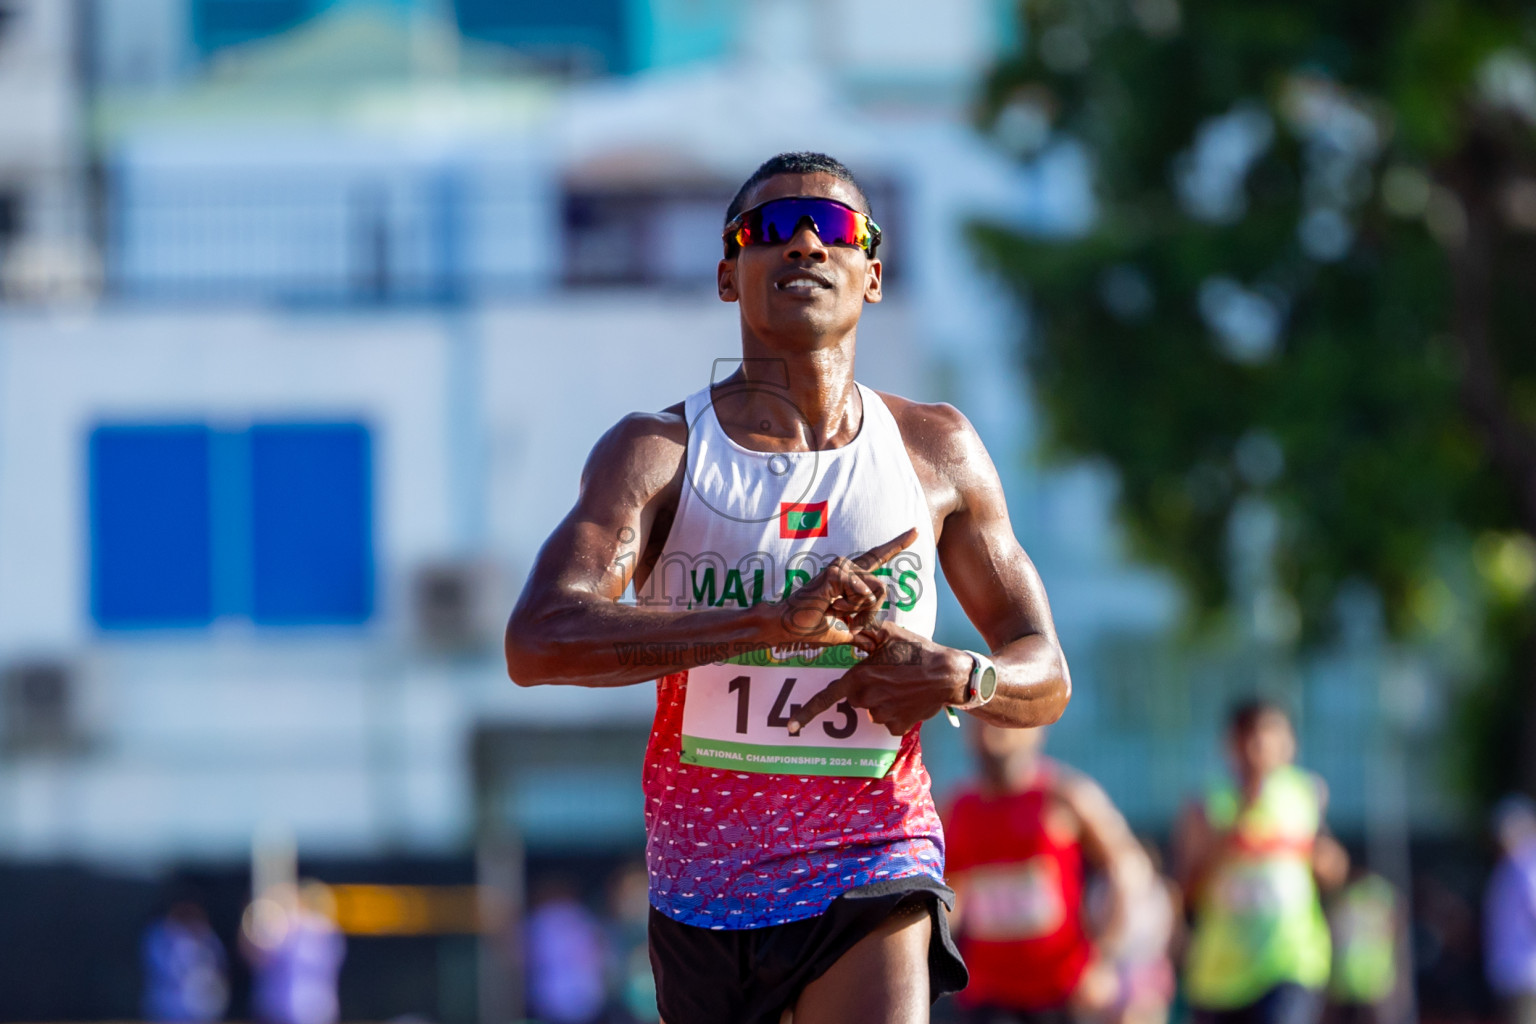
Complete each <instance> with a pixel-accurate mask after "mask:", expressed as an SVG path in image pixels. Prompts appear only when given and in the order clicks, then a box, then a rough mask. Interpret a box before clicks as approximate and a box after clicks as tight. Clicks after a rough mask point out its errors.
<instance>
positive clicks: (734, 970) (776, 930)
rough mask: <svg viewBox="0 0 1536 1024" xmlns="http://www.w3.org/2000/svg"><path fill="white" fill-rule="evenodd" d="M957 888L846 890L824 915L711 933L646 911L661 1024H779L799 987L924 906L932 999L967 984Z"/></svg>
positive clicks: (927, 883)
mask: <svg viewBox="0 0 1536 1024" xmlns="http://www.w3.org/2000/svg"><path fill="white" fill-rule="evenodd" d="M954 898H955V894H954V890H952V889H950V888H949V887H948V886H945V885H943V884H942V883H940V882H937V881H935V880H934V879H932V878H929V877H927V876H926V875H920V876H917V877H915V878H898V879H892V880H886V881H881V882H876V883H874V884H873V885H865V886H860V887H859V888H857V889H850V890H848V891H847V892H845V893H843V894H842V895H841V896H839V897H838V898H837V899H835V900H833V901H832V903H831V905H830V906H829V907H827V909H826V912H825V913H823V914H821V915H819V916H817V917H811V918H807V919H805V920H804V921H791V922H789V923H788V924H776V925H769V926H768V927H766V928H743V929H737V930H726V929H721V930H715V929H711V928H699V927H695V926H694V925H688V924H682V923H680V922H678V921H674V920H672V919H671V918H670V917H668V916H667V915H666V914H663V913H662V912H661V911H659V910H657V909H656V908H655V907H652V908H651V918H650V940H651V941H650V945H651V970H652V972H654V973H655V975H656V1005H657V1008H658V1009H659V1010H660V1011H661V1019H662V1020H663V1021H664V1022H665V1024H723V1022H727V1021H729V1022H730V1024H779V1017H780V1016H781V1015H782V1014H783V1012H784V1011H785V1010H786V1009H788V1008H789V1007H791V1006H793V1005H794V1003H795V1000H796V999H798V998H799V996H800V992H801V990H802V989H804V988H805V986H807V985H809V984H810V983H811V982H813V981H815V980H816V979H817V978H819V977H821V976H822V975H823V974H824V973H826V971H827V969H828V968H830V967H831V966H832V965H833V964H834V963H836V962H837V960H838V958H839V957H841V956H842V955H843V954H844V953H846V952H848V950H849V949H851V948H853V946H854V944H855V943H857V942H858V941H859V940H860V939H862V938H864V936H866V935H868V934H869V933H870V932H872V931H874V930H875V929H876V928H878V927H880V925H881V924H882V923H884V922H885V920H886V919H887V918H889V917H890V916H891V914H892V913H893V912H894V911H895V910H896V908H897V907H901V906H905V905H908V904H911V903H924V904H927V906H928V912H929V914H930V915H931V916H932V918H933V935H932V938H931V939H929V942H928V991H929V998H930V999H937V998H938V997H939V996H941V995H943V994H944V993H946V992H958V991H960V990H961V989H962V988H964V987H965V985H966V982H967V981H969V980H970V978H969V975H968V974H967V973H966V970H965V961H963V960H961V959H960V951H959V950H958V949H956V948H955V940H954V939H953V938H952V937H951V936H950V934H949V911H950V909H952V908H953V906H954Z"/></svg>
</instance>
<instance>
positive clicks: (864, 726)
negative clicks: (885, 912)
mask: <svg viewBox="0 0 1536 1024" xmlns="http://www.w3.org/2000/svg"><path fill="white" fill-rule="evenodd" d="M764 392H765V393H767V394H773V395H775V396H783V392H782V391H781V390H779V389H772V388H766V387H765V388H764ZM859 395H860V398H861V400H862V402H863V409H864V415H863V419H862V422H861V424H860V427H859V432H858V435H857V436H856V437H854V439H853V440H852V441H850V442H849V443H848V444H846V445H844V446H843V447H841V448H835V449H832V450H831V451H819V452H783V453H774V452H758V451H752V450H750V449H747V448H743V447H742V446H741V445H739V444H737V443H736V442H734V441H732V440H731V439H730V438H729V437H727V436H726V434H725V431H724V430H723V429H722V428H721V426H720V421H719V419H717V418H716V416H715V411H714V405H713V403H712V400H711V390H710V389H709V388H705V389H703V390H701V391H699V392H698V393H697V394H694V395H690V396H689V397H688V399H687V401H686V403H685V409H686V411H687V419H688V427H689V432H688V455H687V460H688V461H687V480H686V481H685V483H684V484H683V490H682V495H681V497H680V498H679V499H678V507H677V514H676V517H675V518H674V520H673V523H672V528H671V532H670V533H669V534H668V536H667V542H666V544H665V545H664V547H663V549H662V554H661V557H660V559H659V560H658V562H657V564H656V567H655V569H654V570H653V571H652V574H651V578H650V579H649V580H648V581H647V587H646V588H645V591H644V592H643V593H642V594H640V595H638V597H637V600H638V601H639V603H641V604H643V605H644V604H648V605H652V606H655V607H665V608H669V609H672V610H676V609H680V608H689V607H693V608H699V607H704V606H706V605H707V606H714V607H741V608H745V607H748V606H749V605H751V604H752V603H754V602H756V601H777V600H780V599H782V597H783V595H784V590H785V586H786V582H788V583H789V584H790V585H798V583H799V582H801V581H803V580H806V579H809V578H810V577H811V576H813V575H815V574H816V573H817V572H818V571H820V569H821V567H822V566H823V565H824V564H825V563H826V562H827V561H828V560H830V559H831V558H833V557H835V556H837V555H857V554H859V553H861V552H863V551H866V550H868V549H869V548H871V547H874V546H875V545H876V544H880V543H882V542H884V541H888V540H890V539H891V538H892V537H896V536H899V535H900V534H902V533H904V532H905V531H906V530H908V529H910V528H912V527H916V528H917V531H918V537H917V540H916V541H914V542H913V543H912V544H911V545H910V546H909V547H908V548H907V549H906V550H904V551H902V552H900V553H898V554H897V555H896V556H895V557H894V558H893V559H892V560H891V561H890V562H888V563H886V567H885V568H884V569H883V570H881V571H882V573H884V574H886V579H887V590H888V594H889V607H887V608H886V609H885V610H884V611H882V613H881V614H882V615H885V616H890V617H893V618H894V619H895V621H896V622H898V623H900V624H901V625H903V626H905V627H906V628H908V629H910V630H912V631H913V632H914V633H918V634H921V635H922V636H931V635H932V633H933V626H934V618H935V610H936V595H935V592H934V540H933V521H932V518H931V515H930V512H929V510H928V503H927V498H926V496H925V495H924V494H923V489H922V485H921V484H920V483H919V482H918V479H917V474H916V472H914V471H913V469H912V461H911V459H910V458H909V457H908V456H907V450H906V446H905V445H904V444H903V443H902V439H901V432H900V430H898V429H897V426H896V421H895V419H894V418H893V417H892V416H891V413H890V410H889V409H887V408H886V407H885V403H884V402H882V401H881V400H880V396H878V395H876V394H875V393H874V392H873V391H871V390H870V389H869V388H866V387H864V386H863V385H860V386H859ZM785 400H786V401H787V397H786V398H785ZM708 657H709V658H710V663H709V664H703V665H699V666H697V667H695V668H692V669H689V670H688V671H686V672H674V673H671V674H669V675H666V676H664V677H662V678H661V679H660V680H658V682H657V686H656V719H655V724H654V725H653V726H652V729H651V739H650V743H649V745H648V746H647V748H646V757H645V770H644V774H643V787H644V791H645V824H646V848H645V849H646V863H647V865H648V868H649V872H650V878H651V905H652V906H654V907H656V908H657V909H659V910H660V911H662V912H663V913H665V914H667V915H668V916H669V917H671V918H672V919H674V920H677V921H681V922H683V923H684V924H691V925H696V926H698V927H702V928H712V929H719V928H726V929H741V928H758V927H763V926H767V925H776V924H783V923H785V922H786V921H794V920H801V919H804V918H808V917H812V916H814V915H816V914H820V913H822V912H823V911H825V910H826V908H827V907H828V906H829V905H830V903H831V901H832V900H833V899H834V898H836V897H837V896H838V895H839V894H841V893H844V892H847V891H849V890H852V889H856V888H858V887H860V886H866V885H871V884H875V883H890V882H895V881H896V880H898V879H912V878H917V877H925V878H928V879H931V880H933V882H935V883H941V882H942V880H943V877H944V838H943V827H942V826H941V824H940V822H939V815H938V811H937V810H936V809H935V807H934V805H933V795H932V788H931V785H930V780H929V778H928V772H927V770H926V769H925V768H924V767H923V761H922V749H921V743H920V736H919V732H920V730H919V729H917V728H913V729H912V730H910V731H909V732H908V733H907V734H906V735H905V736H892V735H891V734H890V732H889V731H888V730H886V729H885V727H884V726H877V725H875V724H874V723H873V722H872V721H870V719H869V715H868V713H867V712H865V711H863V710H860V709H856V708H853V707H852V706H850V705H848V704H847V703H846V702H844V703H842V704H839V705H838V706H837V707H835V708H833V709H831V710H829V711H828V712H826V713H825V714H823V715H821V716H820V717H819V718H817V719H816V720H815V721H812V722H811V723H810V724H809V725H808V726H807V728H806V729H804V730H803V731H802V732H801V734H800V735H799V736H790V735H789V730H788V729H787V728H786V726H787V725H788V724H789V719H790V717H791V716H792V715H793V714H794V713H795V710H796V705H797V704H801V703H804V702H805V701H806V700H808V699H810V697H811V696H812V695H813V694H815V693H817V692H819V691H820V690H821V689H822V688H823V687H825V686H826V685H827V684H828V683H829V682H831V681H832V680H833V679H836V678H837V677H838V676H840V675H842V674H843V673H844V672H845V671H847V669H848V667H849V666H850V665H852V664H853V663H854V660H853V657H852V649H851V648H850V647H848V646H846V645H845V646H840V647H828V648H820V649H816V648H810V649H807V648H805V647H796V646H793V645H791V646H787V647H784V648H778V649H773V650H761V649H759V650H756V651H750V652H747V653H743V652H740V651H732V650H729V649H722V648H716V649H714V650H712V651H710V652H709V654H708ZM727 659H728V660H727ZM914 884H916V883H914Z"/></svg>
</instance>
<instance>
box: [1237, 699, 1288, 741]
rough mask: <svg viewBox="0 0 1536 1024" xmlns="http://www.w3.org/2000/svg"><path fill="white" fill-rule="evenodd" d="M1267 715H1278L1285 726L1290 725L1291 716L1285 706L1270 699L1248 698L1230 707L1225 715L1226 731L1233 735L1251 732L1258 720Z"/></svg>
mask: <svg viewBox="0 0 1536 1024" xmlns="http://www.w3.org/2000/svg"><path fill="white" fill-rule="evenodd" d="M1269 715H1279V716H1280V717H1281V718H1283V719H1284V720H1285V724H1286V725H1290V724H1291V714H1290V712H1289V711H1287V710H1286V709H1285V705H1283V704H1281V703H1280V702H1279V701H1277V700H1275V699H1273V698H1271V697H1249V698H1248V699H1247V700H1243V701H1239V702H1238V703H1237V704H1234V705H1233V706H1232V710H1231V711H1229V712H1228V713H1227V731H1228V732H1230V733H1233V734H1236V733H1247V732H1252V731H1253V730H1254V729H1255V728H1257V727H1258V724H1259V720H1260V719H1261V718H1265V717H1267V716H1269Z"/></svg>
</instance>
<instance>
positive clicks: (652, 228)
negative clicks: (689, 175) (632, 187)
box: [563, 186, 731, 289]
mask: <svg viewBox="0 0 1536 1024" xmlns="http://www.w3.org/2000/svg"><path fill="white" fill-rule="evenodd" d="M730 199H731V192H730V190H729V188H727V187H724V186H722V187H720V188H719V189H717V190H713V191H710V192H694V191H687V192H684V191H677V192H659V191H658V192H651V191H623V190H608V189H586V188H578V189H571V190H568V191H567V192H566V195H565V203H564V218H563V219H564V227H565V280H566V283H568V284H571V285H644V286H651V287H668V288H706V289H711V288H713V287H714V283H715V266H716V264H718V263H719V262H720V255H721V251H722V249H721V242H720V229H721V225H722V222H723V220H724V218H723V216H722V214H723V212H724V210H725V207H726V204H727V203H729V202H730Z"/></svg>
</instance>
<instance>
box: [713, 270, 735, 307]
mask: <svg viewBox="0 0 1536 1024" xmlns="http://www.w3.org/2000/svg"><path fill="white" fill-rule="evenodd" d="M715 288H716V290H717V291H718V292H719V293H720V301H721V302H735V301H736V300H737V299H739V298H741V296H740V295H739V294H737V292H736V261H735V260H721V261H720V265H719V266H717V267H716V268H715Z"/></svg>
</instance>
